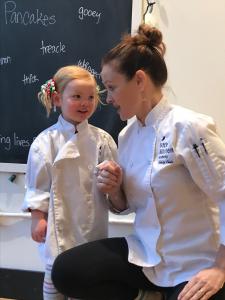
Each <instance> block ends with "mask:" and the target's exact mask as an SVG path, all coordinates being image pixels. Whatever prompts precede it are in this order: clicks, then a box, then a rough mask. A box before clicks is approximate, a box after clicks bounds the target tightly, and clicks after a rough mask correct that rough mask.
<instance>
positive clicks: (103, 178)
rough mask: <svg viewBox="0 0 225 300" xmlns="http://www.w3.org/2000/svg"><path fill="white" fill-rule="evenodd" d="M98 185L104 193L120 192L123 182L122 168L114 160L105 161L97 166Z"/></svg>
mask: <svg viewBox="0 0 225 300" xmlns="http://www.w3.org/2000/svg"><path fill="white" fill-rule="evenodd" d="M96 169H97V171H96V176H97V187H98V188H99V190H100V191H101V192H102V193H105V194H109V195H113V194H116V193H118V191H119V190H120V186H121V183H122V169H121V168H120V166H119V165H118V164H117V163H116V162H114V161H103V162H102V163H101V164H99V165H97V167H96Z"/></svg>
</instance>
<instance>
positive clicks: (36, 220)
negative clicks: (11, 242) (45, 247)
mask: <svg viewBox="0 0 225 300" xmlns="http://www.w3.org/2000/svg"><path fill="white" fill-rule="evenodd" d="M31 215H32V223H31V236H32V239H33V240H34V241H35V242H38V243H44V242H45V237H46V232H47V214H46V213H44V212H42V211H40V210H32V211H31Z"/></svg>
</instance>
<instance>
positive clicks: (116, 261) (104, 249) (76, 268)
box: [52, 238, 225, 300]
mask: <svg viewBox="0 0 225 300" xmlns="http://www.w3.org/2000/svg"><path fill="white" fill-rule="evenodd" d="M52 280H53V283H54V285H55V287H56V288H57V289H58V291H59V292H61V293H62V294H64V295H66V296H68V297H73V298H79V299H85V300H133V299H135V297H137V295H138V291H139V289H143V290H155V291H161V292H163V293H164V295H165V299H166V300H177V296H178V295H179V293H180V291H181V290H182V289H183V287H184V286H185V284H186V282H183V283H181V284H179V285H177V286H175V287H166V288H165V287H159V286H156V285H154V284H153V283H151V282H150V281H149V280H148V279H147V278H146V276H145V275H144V273H143V272H142V268H141V267H139V266H136V265H134V264H131V263H129V262H128V246H127V242H126V240H125V238H108V239H104V240H98V241H94V242H90V243H87V244H83V245H81V246H77V247H75V248H72V249H70V250H67V251H65V252H64V253H62V254H60V255H59V256H58V257H57V258H56V260H55V262H54V264H53V269H52ZM211 299H212V300H224V299H225V288H223V289H221V290H220V291H219V292H218V293H217V294H216V295H214V296H213V297H212V298H211Z"/></svg>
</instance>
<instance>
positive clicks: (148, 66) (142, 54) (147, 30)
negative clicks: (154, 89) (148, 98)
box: [102, 24, 167, 86]
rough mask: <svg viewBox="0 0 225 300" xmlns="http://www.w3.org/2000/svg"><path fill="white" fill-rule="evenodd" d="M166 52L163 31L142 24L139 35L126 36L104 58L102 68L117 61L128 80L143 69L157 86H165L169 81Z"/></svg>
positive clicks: (120, 70)
mask: <svg viewBox="0 0 225 300" xmlns="http://www.w3.org/2000/svg"><path fill="white" fill-rule="evenodd" d="M165 51H166V46H165V44H164V43H163V41H162V33H161V31H159V30H158V29H157V28H155V27H151V26H149V25H147V24H141V25H140V26H139V28H138V32H137V34H135V35H134V36H131V35H129V34H127V35H125V36H124V37H123V38H122V40H121V42H120V43H119V44H118V45H117V46H115V47H114V48H113V49H111V50H110V51H109V52H108V53H107V54H106V55H105V56H104V57H103V59H102V66H103V65H105V64H108V63H110V62H112V61H115V62H116V66H117V68H118V71H119V72H121V73H122V74H124V75H125V76H126V77H127V79H128V80H130V79H131V78H133V76H134V75H135V73H136V71H137V70H140V69H141V70H143V71H145V72H146V73H147V74H148V75H149V76H150V78H151V80H152V81H153V83H154V84H155V85H156V86H163V85H164V84H165V82H166V81H167V67H166V63H165V60H164V54H165Z"/></svg>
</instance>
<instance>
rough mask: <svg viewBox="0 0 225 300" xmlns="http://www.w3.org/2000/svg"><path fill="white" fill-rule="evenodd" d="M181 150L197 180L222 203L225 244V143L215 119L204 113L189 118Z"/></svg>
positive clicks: (218, 202) (209, 194) (180, 141)
mask: <svg viewBox="0 0 225 300" xmlns="http://www.w3.org/2000/svg"><path fill="white" fill-rule="evenodd" d="M177 150H178V153H180V154H181V157H182V159H183V161H184V165H185V166H186V167H187V169H188V171H189V173H190V174H191V176H192V178H193V180H194V182H195V183H196V184H197V185H198V186H199V187H200V189H201V190H202V191H203V192H204V193H205V194H207V195H208V196H209V197H210V198H211V199H212V200H214V201H216V203H217V204H218V206H219V209H220V235H221V244H223V245H225V144H224V143H223V141H222V140H221V138H220V137H219V135H218V133H217V129H216V126H215V123H214V121H213V120H212V119H211V118H210V117H208V116H203V115H200V116H199V118H198V119H197V120H192V121H190V122H187V124H185V125H184V126H183V130H182V132H181V134H180V135H179V140H178V143H177Z"/></svg>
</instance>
